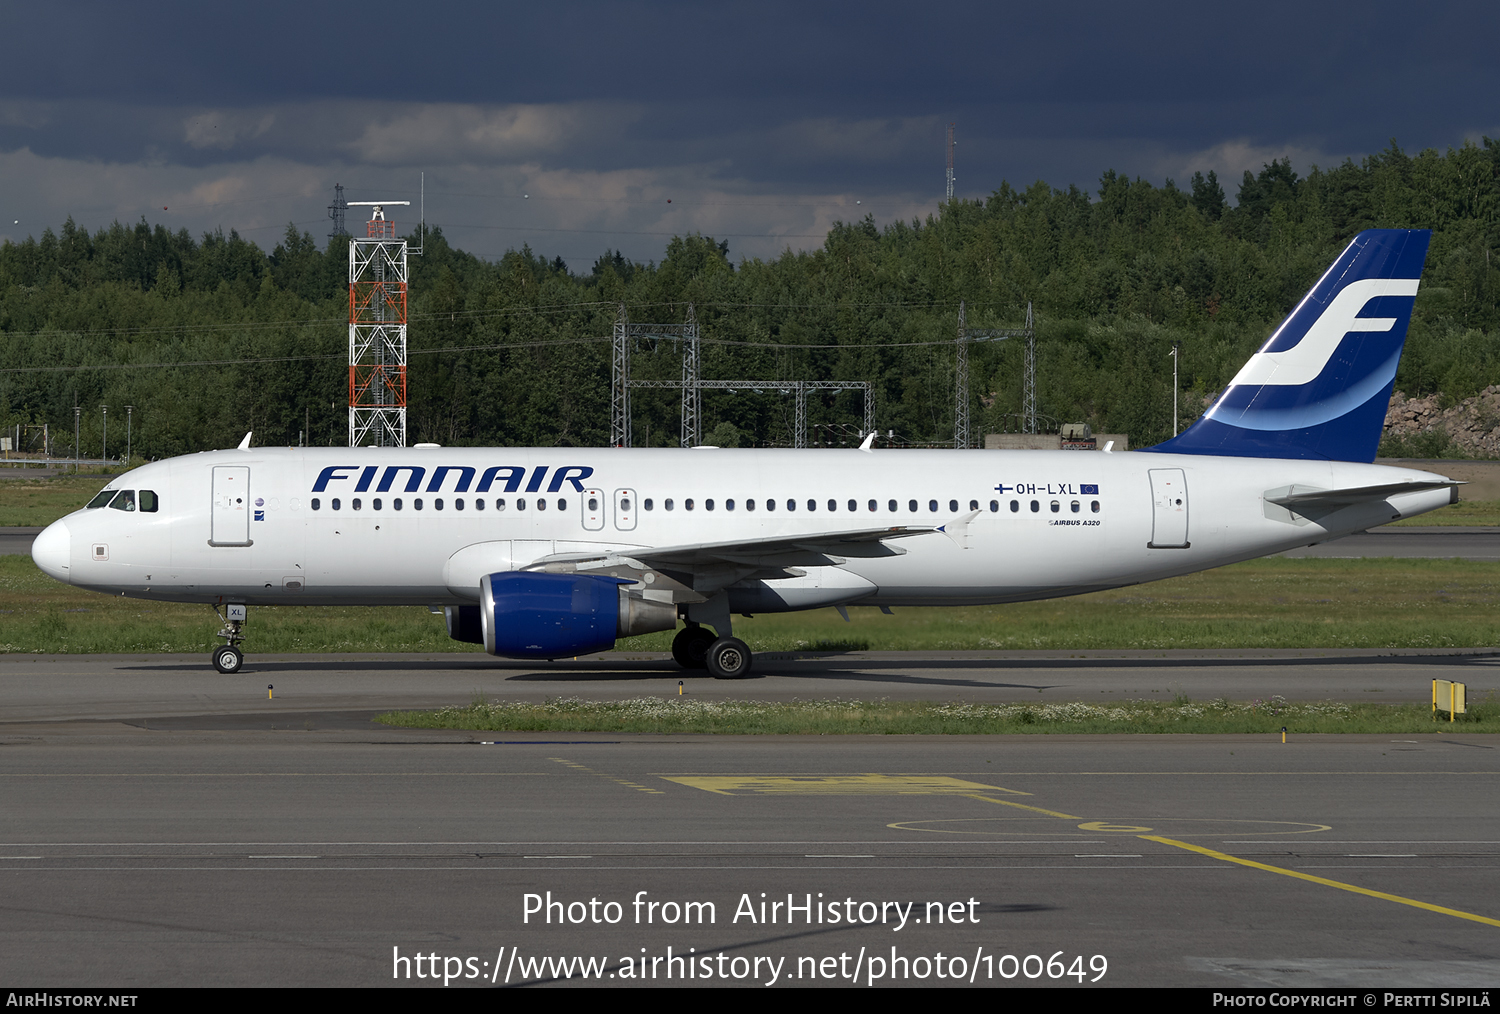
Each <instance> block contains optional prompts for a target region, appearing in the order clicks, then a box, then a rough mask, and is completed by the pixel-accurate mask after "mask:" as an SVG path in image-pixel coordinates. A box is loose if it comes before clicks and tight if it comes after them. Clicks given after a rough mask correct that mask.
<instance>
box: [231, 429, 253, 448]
mask: <svg viewBox="0 0 1500 1014" xmlns="http://www.w3.org/2000/svg"><path fill="white" fill-rule="evenodd" d="M254 432H255V431H254V430H251V431H250V433H254ZM250 433H246V434H245V439H244V440H241V441H240V445H239V446H238V447H236V448H235V450H237V451H248V450H249V449H250Z"/></svg>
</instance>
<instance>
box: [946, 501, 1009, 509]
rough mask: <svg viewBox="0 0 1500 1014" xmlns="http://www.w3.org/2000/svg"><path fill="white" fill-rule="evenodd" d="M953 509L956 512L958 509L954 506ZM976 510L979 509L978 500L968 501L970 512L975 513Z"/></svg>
mask: <svg viewBox="0 0 1500 1014" xmlns="http://www.w3.org/2000/svg"><path fill="white" fill-rule="evenodd" d="M997 506H998V505H997ZM953 509H954V510H958V507H957V506H954V508H953ZM978 509H979V501H978V500H970V501H969V510H971V511H977V510H978Z"/></svg>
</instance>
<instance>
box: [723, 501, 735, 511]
mask: <svg viewBox="0 0 1500 1014" xmlns="http://www.w3.org/2000/svg"><path fill="white" fill-rule="evenodd" d="M724 509H725V510H727V511H732V510H734V501H733V500H725V501H724Z"/></svg>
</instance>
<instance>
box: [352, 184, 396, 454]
mask: <svg viewBox="0 0 1500 1014" xmlns="http://www.w3.org/2000/svg"><path fill="white" fill-rule="evenodd" d="M409 204H411V202H410V201H350V202H349V207H351V208H352V207H357V206H363V207H369V208H373V209H374V211H373V213H372V215H371V217H370V221H369V222H368V223H367V226H366V230H365V232H366V235H365V238H364V239H352V240H350V242H349V446H350V447H365V446H371V447H405V446H406V279H407V273H406V255H407V250H406V240H404V239H397V238H396V223H394V222H391V221H388V220H387V219H386V217H385V209H386V208H388V207H392V206H395V205H409Z"/></svg>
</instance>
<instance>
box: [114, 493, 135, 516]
mask: <svg viewBox="0 0 1500 1014" xmlns="http://www.w3.org/2000/svg"><path fill="white" fill-rule="evenodd" d="M109 506H110V509H111V510H117V511H133V510H135V490H133V489H122V490H120V495H119V496H117V497H115V498H114V499H113V500H111V501H110V502H109Z"/></svg>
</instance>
